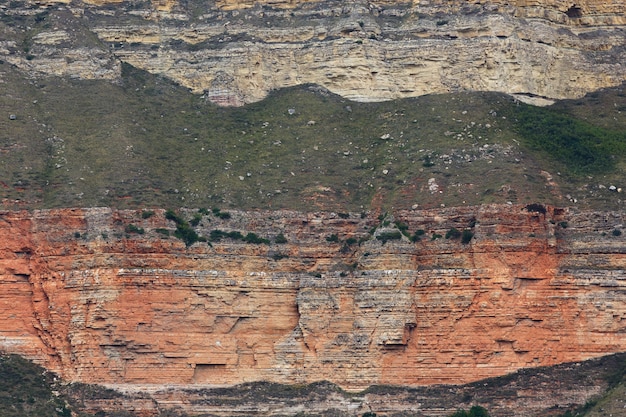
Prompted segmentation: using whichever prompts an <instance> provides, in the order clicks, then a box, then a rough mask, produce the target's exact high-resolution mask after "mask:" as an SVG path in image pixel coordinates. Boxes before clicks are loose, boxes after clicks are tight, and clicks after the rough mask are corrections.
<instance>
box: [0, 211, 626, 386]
mask: <svg viewBox="0 0 626 417" xmlns="http://www.w3.org/2000/svg"><path fill="white" fill-rule="evenodd" d="M529 208H530V209H529ZM542 208H543V209H542ZM145 213H147V214H145ZM203 213H204V214H203ZM168 216H169V218H170V219H172V218H174V219H177V220H176V222H175V221H174V220H167V218H166V216H165V215H164V212H163V211H155V212H154V214H152V212H142V211H112V210H110V209H81V210H78V209H74V210H71V209H61V210H50V211H47V210H46V211H34V212H33V213H28V212H3V213H2V216H1V220H2V221H1V222H0V234H1V236H2V239H0V241H1V242H2V250H1V254H2V257H1V261H0V262H1V264H0V265H1V268H2V270H1V275H0V277H1V281H0V285H1V286H2V289H1V291H0V297H1V298H0V317H1V318H2V322H3V323H4V326H3V329H2V331H1V334H0V347H1V348H2V350H3V351H6V352H11V353H19V354H21V355H24V356H26V357H29V358H31V359H33V360H35V361H37V362H39V363H41V364H43V365H44V366H45V367H46V368H48V369H50V370H52V371H55V372H57V373H59V374H60V375H61V376H62V377H64V378H65V379H67V380H73V381H81V382H88V383H106V384H114V385H119V384H184V385H190V386H193V385H200V386H202V385H206V384H209V385H214V384H236V383H242V382H250V381H258V380H267V381H274V382H280V383H289V384H302V383H309V382H313V381H318V380H329V381H332V382H334V383H337V384H339V385H341V386H342V387H344V388H348V389H360V388H364V387H367V386H369V385H372V384H401V385H409V386H416V385H427V384H441V383H448V384H450V383H451V384H459V383H465V382H469V381H475V380H479V379H482V378H487V377H492V376H498V375H504V374H506V373H510V372H512V371H515V370H517V369H520V368H527V367H536V366H543V365H554V364H558V363H563V362H570V361H580V360H584V359H588V358H593V357H598V356H602V355H606V354H610V353H614V352H621V351H624V350H625V348H626V342H625V341H624V338H623V337H622V334H623V332H624V320H625V317H624V311H626V309H625V306H624V303H625V300H624V297H623V290H622V288H623V282H624V259H626V258H625V257H624V245H623V237H622V236H621V228H622V227H623V219H622V214H620V213H611V212H606V213H601V212H577V211H575V210H568V209H558V208H551V207H548V208H544V207H543V206H540V205H536V206H535V205H530V206H529V207H523V206H509V205H504V206H482V207H466V208H455V209H445V210H444V209H442V210H423V211H419V210H415V211H401V212H398V213H394V216H390V215H387V216H384V215H381V216H380V217H372V216H367V215H358V214H349V213H309V214H302V213H298V212H289V211H278V212H238V211H231V212H228V213H227V214H224V212H222V214H221V216H217V215H214V214H210V213H207V212H202V213H198V212H192V211H187V212H181V213H180V214H178V215H177V216H179V217H172V214H171V212H170V214H169V215H168ZM183 217H185V218H187V219H189V221H191V222H192V223H182V219H183ZM194 219H196V220H194ZM181 224H187V226H188V227H189V228H191V227H192V226H191V225H192V224H195V226H194V227H195V228H194V229H193V230H195V233H196V234H197V235H198V239H197V241H196V242H194V240H193V239H192V240H189V239H187V240H186V243H187V245H186V244H185V242H184V241H183V240H181V239H179V238H176V237H175V235H177V236H185V233H183V232H181V230H182V229H181ZM187 226H186V227H187ZM203 236H204V237H207V240H208V241H209V242H202V241H203V240H204V239H202V237H203Z"/></svg>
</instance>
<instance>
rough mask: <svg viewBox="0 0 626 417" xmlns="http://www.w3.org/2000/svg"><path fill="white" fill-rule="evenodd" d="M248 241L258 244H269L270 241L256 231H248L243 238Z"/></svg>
mask: <svg viewBox="0 0 626 417" xmlns="http://www.w3.org/2000/svg"><path fill="white" fill-rule="evenodd" d="M243 240H244V242H246V243H254V244H256V245H260V244H265V245H269V243H270V241H269V240H267V239H264V238H262V237H259V236H258V235H257V234H256V233H252V232H248V234H247V235H246V236H245V237H244V238H243Z"/></svg>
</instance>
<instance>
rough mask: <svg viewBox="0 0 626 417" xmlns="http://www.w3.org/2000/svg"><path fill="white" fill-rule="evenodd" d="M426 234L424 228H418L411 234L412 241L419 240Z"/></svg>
mask: <svg viewBox="0 0 626 417" xmlns="http://www.w3.org/2000/svg"><path fill="white" fill-rule="evenodd" d="M424 234H426V232H425V231H424V230H422V229H418V230H416V231H415V233H413V235H411V242H419V240H420V238H421V237H422V236H423V235H424Z"/></svg>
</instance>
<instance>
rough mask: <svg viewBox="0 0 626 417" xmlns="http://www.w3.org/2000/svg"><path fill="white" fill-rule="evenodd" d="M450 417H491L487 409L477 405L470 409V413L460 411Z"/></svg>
mask: <svg viewBox="0 0 626 417" xmlns="http://www.w3.org/2000/svg"><path fill="white" fill-rule="evenodd" d="M450 417H490V416H489V412H488V411H487V410H486V409H485V408H483V407H481V406H479V405H475V406H473V407H472V408H470V410H469V411H465V410H458V411H456V412H455V413H453V414H451V415H450Z"/></svg>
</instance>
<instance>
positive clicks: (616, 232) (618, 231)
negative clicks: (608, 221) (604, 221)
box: [611, 229, 622, 237]
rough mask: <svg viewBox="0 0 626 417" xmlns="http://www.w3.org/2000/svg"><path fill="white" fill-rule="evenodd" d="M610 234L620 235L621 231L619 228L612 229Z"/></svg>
mask: <svg viewBox="0 0 626 417" xmlns="http://www.w3.org/2000/svg"><path fill="white" fill-rule="evenodd" d="M611 234H612V235H613V236H615V237H617V236H621V235H622V231H621V230H619V229H613V231H612V232H611Z"/></svg>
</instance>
